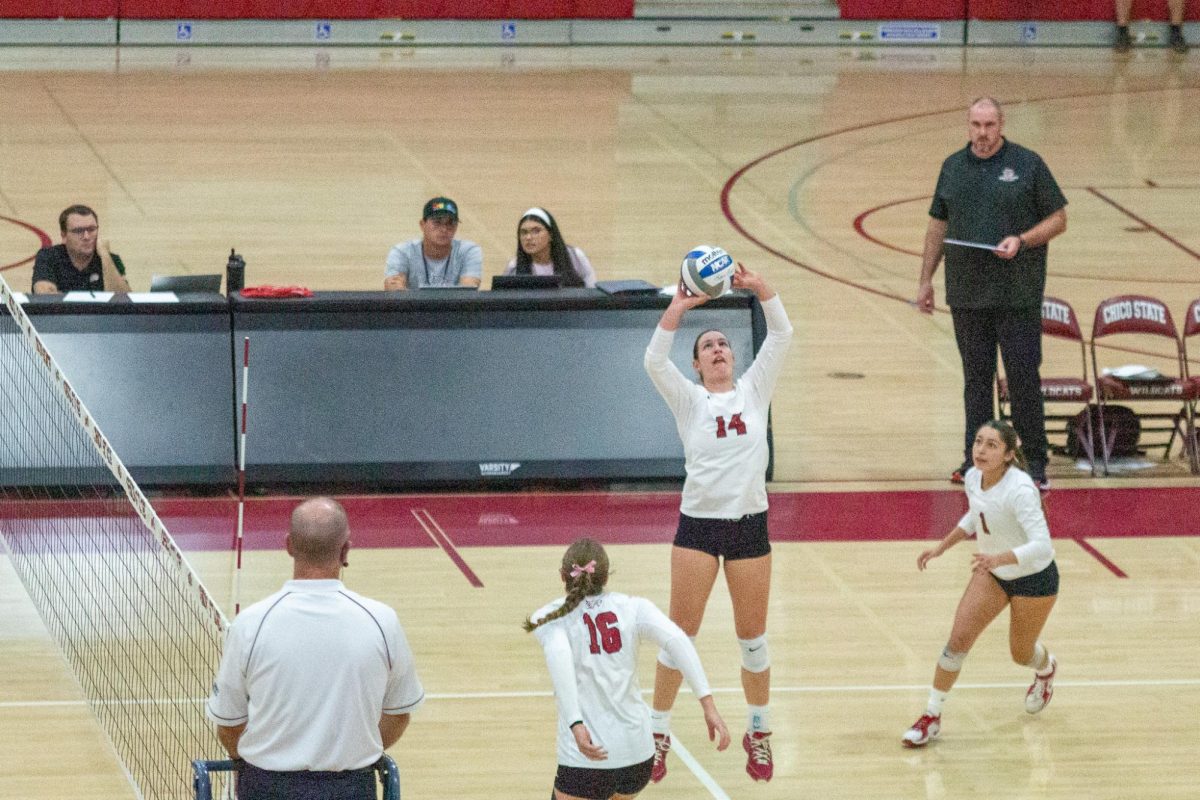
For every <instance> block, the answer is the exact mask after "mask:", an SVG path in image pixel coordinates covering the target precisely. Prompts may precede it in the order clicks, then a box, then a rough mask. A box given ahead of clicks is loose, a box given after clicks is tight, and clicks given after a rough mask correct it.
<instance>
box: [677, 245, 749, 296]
mask: <svg viewBox="0 0 1200 800" xmlns="http://www.w3.org/2000/svg"><path fill="white" fill-rule="evenodd" d="M736 269H737V263H736V262H734V260H733V256H731V255H729V253H726V252H725V251H724V250H722V249H721V248H719V247H711V246H709V245H706V244H700V245H696V246H695V247H693V248H692V249H691V251H690V252H688V254H687V255H686V256H684V257H683V264H682V265H680V269H679V272H680V275H681V276H682V277H683V285H684V286H686V287H687V289H688V291H690V292H691V293H692V294H706V295H708V296H709V297H720V296H721V295H722V294H724V293H725V292H726V291H728V290H729V279H730V278H731V277H732V276H733V273H734V270H736Z"/></svg>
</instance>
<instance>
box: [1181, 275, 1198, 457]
mask: <svg viewBox="0 0 1200 800" xmlns="http://www.w3.org/2000/svg"><path fill="white" fill-rule="evenodd" d="M1193 336H1200V298H1198V299H1196V300H1193V301H1192V304H1191V305H1190V306H1188V310H1187V319H1185V320H1184V321H1183V338H1182V340H1181V343H1182V345H1183V366H1184V369H1185V374H1186V375H1187V379H1188V383H1190V384H1191V387H1192V389H1191V397H1192V399H1191V401H1190V404H1191V407H1192V409H1191V412H1192V457H1193V463H1192V472H1200V431H1197V426H1196V417H1197V412H1198V411H1200V409H1197V398H1200V370H1196V371H1194V372H1193V370H1192V361H1191V359H1192V358H1194V356H1191V357H1189V356H1188V348H1187V343H1188V339H1190V338H1192V337H1193Z"/></svg>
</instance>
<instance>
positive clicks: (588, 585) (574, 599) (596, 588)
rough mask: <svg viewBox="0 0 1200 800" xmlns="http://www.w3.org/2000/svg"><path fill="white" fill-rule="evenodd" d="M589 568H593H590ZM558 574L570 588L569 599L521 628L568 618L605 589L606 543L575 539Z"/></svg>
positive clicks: (606, 581)
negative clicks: (587, 599)
mask: <svg viewBox="0 0 1200 800" xmlns="http://www.w3.org/2000/svg"><path fill="white" fill-rule="evenodd" d="M588 567H590V568H591V570H590V571H589V570H588V569H587V568H588ZM572 573H578V574H575V575H572ZM558 574H559V575H560V576H561V577H562V580H563V583H564V584H565V585H566V587H567V599H566V600H565V601H564V602H563V604H562V605H561V606H559V607H558V608H556V609H554V610H553V611H551V612H550V613H549V614H547V615H546V616H544V617H542V618H541V619H539V620H538V621H537V622H533V621H532V620H528V619H527V620H525V623H524V624H523V625H522V627H524V628H525V631H526V632H529V631H532V630H534V629H535V628H537V627H539V626H541V625H545V624H546V623H547V622H553V621H554V620H556V619H559V618H560V617H565V616H566V615H567V614H570V613H571V612H572V611H574V610H575V608H576V607H577V606H578V605H579V604H580V603H582V602H583V598H585V597H591V596H593V595H597V594H600V593H601V592H603V591H604V585H605V584H606V583H608V553H606V552H604V546H603V545H602V544H600V543H599V542H597V541H596V540H595V539H586V538H585V539H576V540H575V541H574V542H573V543H572V544H571V546H570V547H568V548H567V552H565V553H563V558H562V565H561V566H560V567H559V568H558Z"/></svg>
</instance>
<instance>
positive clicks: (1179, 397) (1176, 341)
mask: <svg viewBox="0 0 1200 800" xmlns="http://www.w3.org/2000/svg"><path fill="white" fill-rule="evenodd" d="M1121 334H1124V335H1133V336H1157V337H1160V338H1163V339H1168V340H1170V341H1171V343H1172V345H1173V348H1174V351H1175V357H1174V360H1175V366H1174V367H1173V368H1170V369H1174V370H1175V371H1176V374H1175V375H1166V374H1164V375H1162V377H1161V378H1157V379H1154V380H1146V381H1123V380H1120V379H1118V378H1115V377H1113V376H1111V375H1104V374H1102V372H1101V369H1100V366H1099V363H1098V361H1097V358H1096V342H1097V340H1099V339H1102V338H1105V337H1108V336H1115V335H1121ZM1091 351H1092V375H1094V376H1095V378H1096V390H1097V391H1096V399H1097V401H1098V403H1099V406H1100V415H1099V416H1100V441H1101V444H1102V445H1103V448H1102V449H1103V456H1104V474H1105V475H1107V474H1108V467H1109V463H1108V462H1109V456H1110V455H1111V449H1110V448H1111V444H1110V440H1109V439H1108V437H1107V432H1106V430H1105V426H1104V408H1105V406H1106V405H1108V404H1110V403H1113V402H1121V403H1122V404H1126V403H1127V404H1131V405H1132V406H1133V407H1134V412H1135V413H1136V414H1137V416H1138V419H1139V420H1140V421H1141V422H1142V432H1143V433H1168V434H1170V435H1169V436H1168V438H1167V440H1166V441H1165V442H1151V443H1144V442H1143V443H1141V444H1140V447H1143V448H1146V449H1157V448H1160V447H1161V448H1162V449H1163V460H1164V461H1166V460H1167V459H1168V458H1169V457H1170V455H1171V447H1172V445H1173V444H1174V443H1175V437H1176V435H1178V436H1179V437H1180V438H1181V439H1182V441H1183V447H1184V450H1185V452H1186V453H1187V456H1188V466H1189V467H1190V468H1191V470H1192V472H1197V471H1200V465H1198V464H1197V458H1196V448H1195V447H1194V444H1195V441H1196V438H1195V430H1196V429H1195V420H1194V417H1193V411H1194V409H1195V401H1196V398H1197V396H1200V382H1193V381H1191V380H1189V379H1188V377H1187V366H1186V363H1185V362H1186V359H1185V355H1184V352H1185V351H1184V345H1183V339H1181V338H1180V337H1179V334H1178V332H1177V329H1176V327H1175V321H1174V320H1173V319H1172V318H1171V312H1170V310H1169V309H1168V308H1167V307H1166V305H1165V304H1164V303H1163V302H1162V301H1161V300H1156V299H1155V298H1153V297H1146V296H1143V295H1132V294H1130V295H1121V296H1119V297H1110V298H1109V299H1108V300H1105V301H1104V302H1102V303H1101V304H1100V305H1099V306H1097V307H1096V318H1095V320H1094V321H1093V323H1092V339H1091ZM1162 403H1170V404H1171V405H1172V406H1173V407H1175V408H1177V409H1178V410H1176V411H1172V412H1165V411H1148V410H1143V407H1144V406H1146V405H1150V404H1162ZM1146 423H1150V424H1149V426H1148V425H1147V424H1146Z"/></svg>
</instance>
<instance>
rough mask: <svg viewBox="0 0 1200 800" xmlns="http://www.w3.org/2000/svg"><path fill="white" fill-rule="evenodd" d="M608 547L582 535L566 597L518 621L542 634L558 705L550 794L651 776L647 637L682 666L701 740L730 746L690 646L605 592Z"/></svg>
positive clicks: (630, 783) (593, 791)
mask: <svg viewBox="0 0 1200 800" xmlns="http://www.w3.org/2000/svg"><path fill="white" fill-rule="evenodd" d="M608 574H609V570H608V554H607V553H606V552H605V551H604V548H603V547H602V546H601V545H600V543H599V542H596V541H595V540H593V539H579V540H578V541H576V542H575V543H574V544H572V545H571V546H570V547H568V548H567V552H566V553H565V554H564V555H563V559H562V564H561V566H560V567H559V577H560V578H562V581H563V585H564V586H565V587H566V590H567V595H566V597H564V598H561V599H559V600H555V601H554V602H552V603H549V604H547V605H545V606H543V607H542V608H540V609H538V610H537V611H536V612H534V614H533V615H532V616H531V617H530V618H529V619H528V620H526V622H525V625H524V627H525V630H527V631H532V632H533V634H534V635H535V636H537V638H538V641H539V642H541V645H542V649H543V650H544V651H545V655H546V666H547V668H548V669H549V670H550V680H551V682H552V683H553V684H554V696H555V699H556V701H557V703H558V774H557V775H556V776H555V779H554V798H555V800H628V799H629V798H632V797H634V796H635V795H637V793H638V792H640V791H641V790H642V789H643V788H645V786H646V784H647V783H649V782H650V769H651V765H652V764H653V761H654V739H653V736H652V735H651V731H650V714H649V709H648V708H647V707H646V703H645V701H643V700H642V693H641V688H640V687H639V685H638V679H637V654H638V644H639V642H640V641H641V640H642V639H650V640H652V641H653V642H654V643H655V644H657V645H658V646H659V647H662V648H664V649H665V650H667V651H668V652H670V653H671V654H672V655H673V656H674V658H675V659H677V661H678V663H679V664H680V668H681V669H682V670H683V672H684V675H685V676H686V677H687V680H688V684H689V685H690V686H691V687H692V692H693V693H694V694H695V695H696V697H697V698H699V700H700V706H701V708H702V709H703V710H704V722H705V724H706V725H707V727H708V738H709V739H710V740H713V739H715V740H717V749H718V750H724V749H725V748H727V747H728V746H729V731H728V730H727V729H726V727H725V723H724V721H723V720H722V719H721V715H720V714H718V713H717V707H716V705H715V704H714V703H713V698H712V691H711V690H710V689H709V687H708V679H707V678H706V677H705V675H704V668H703V667H701V665H700V658H699V656H697V655H696V649H695V647H693V646H692V642H691V640H690V639H688V637H687V634H685V633H684V632H683V631H682V630H680V629H679V626H678V625H676V624H675V623H673V622H671V620H669V619H667V616H666V614H663V613H662V612H661V611H659V610H658V608H657V607H656V606H655V605H654V604H653V603H651V602H650V601H649V600H646V599H644V598H641V597H630V596H629V595H624V594H619V593H617V592H610V591H607V589H606V588H605V586H606V584H607V582H608Z"/></svg>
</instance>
